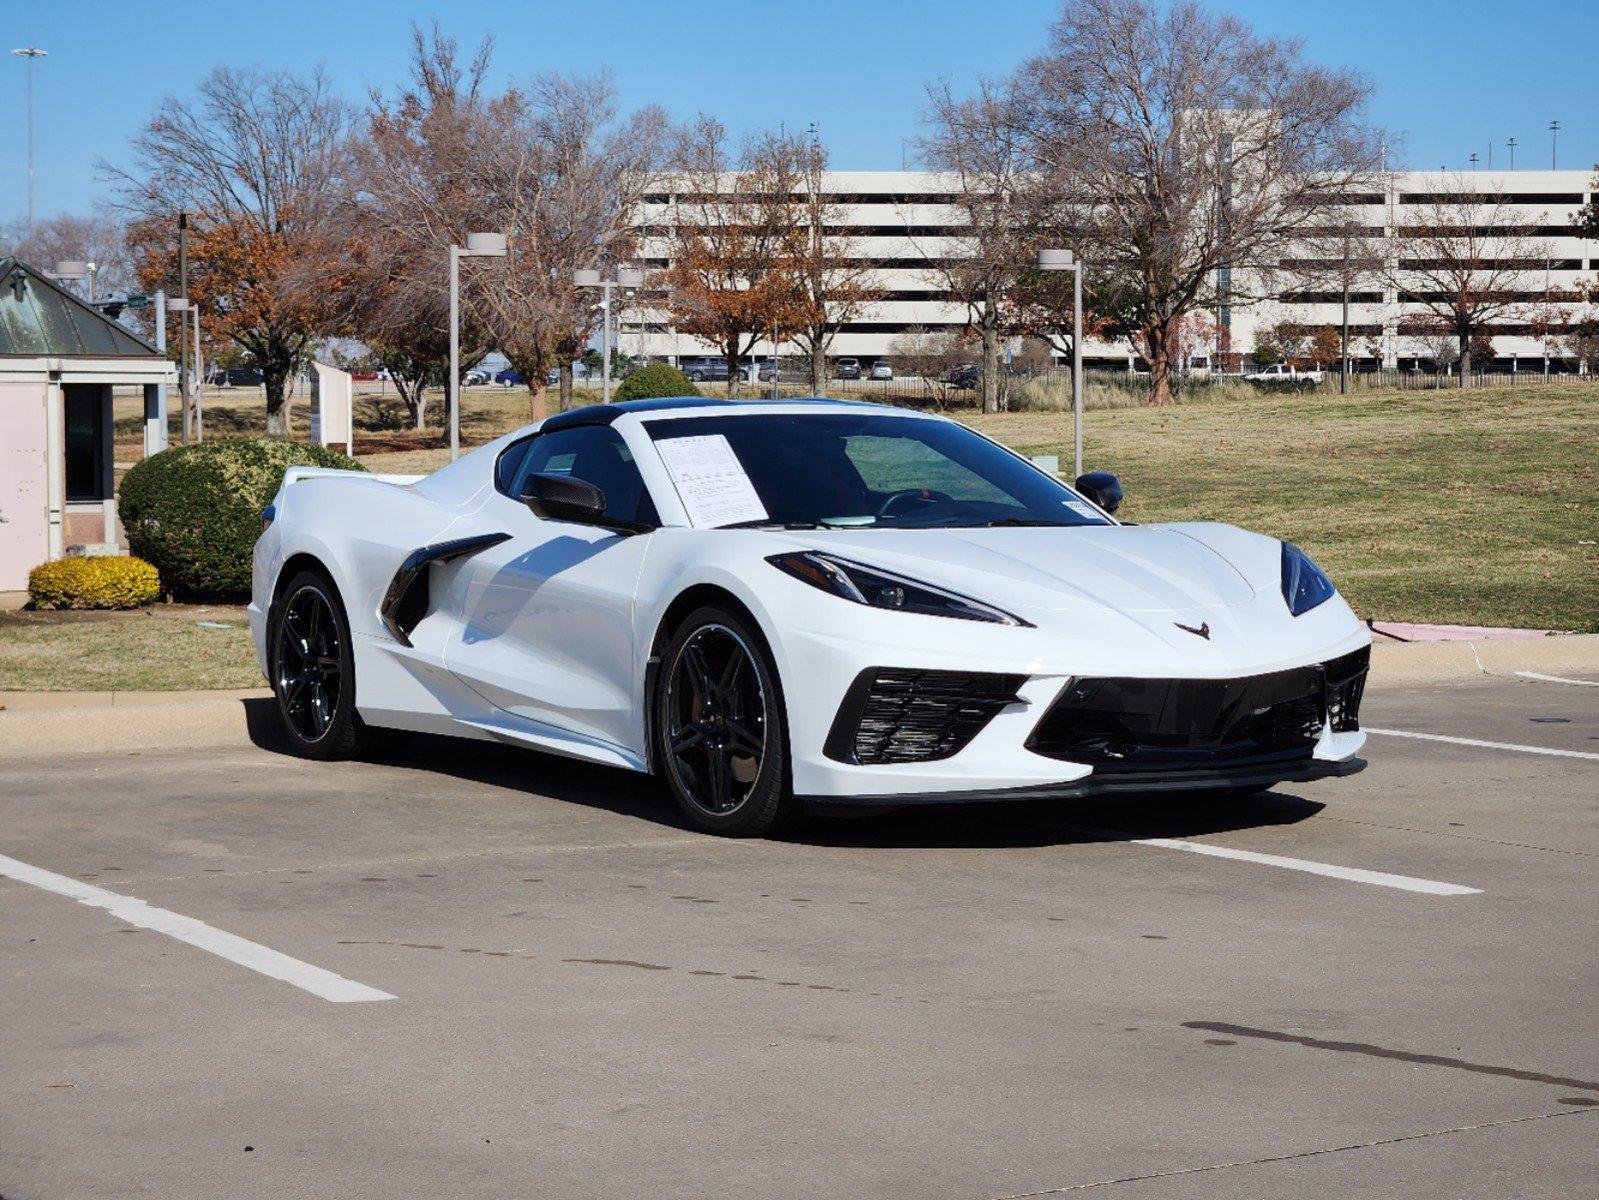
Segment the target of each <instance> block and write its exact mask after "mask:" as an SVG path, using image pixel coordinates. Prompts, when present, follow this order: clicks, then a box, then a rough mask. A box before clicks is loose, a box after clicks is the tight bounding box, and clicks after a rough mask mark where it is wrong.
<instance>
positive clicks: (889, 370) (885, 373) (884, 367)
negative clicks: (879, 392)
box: [872, 359, 894, 379]
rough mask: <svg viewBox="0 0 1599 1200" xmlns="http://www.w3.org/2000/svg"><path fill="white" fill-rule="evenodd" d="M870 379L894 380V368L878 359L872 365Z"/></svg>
mask: <svg viewBox="0 0 1599 1200" xmlns="http://www.w3.org/2000/svg"><path fill="white" fill-rule="evenodd" d="M872 378H873V379H892V378H894V368H893V367H891V366H889V365H888V364H887V363H886V362H884V361H883V360H882V359H878V360H877V361H876V362H874V363H873V364H872Z"/></svg>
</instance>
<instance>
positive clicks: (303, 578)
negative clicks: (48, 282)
mask: <svg viewBox="0 0 1599 1200" xmlns="http://www.w3.org/2000/svg"><path fill="white" fill-rule="evenodd" d="M1120 500H1121V488H1120V485H1119V484H1118V483H1117V481H1116V479H1115V477H1114V476H1112V475H1109V474H1107V473H1105V472H1094V473H1091V474H1088V475H1085V476H1083V477H1082V478H1081V479H1079V480H1077V481H1076V485H1075V486H1067V485H1066V484H1064V483H1062V482H1061V481H1059V480H1057V479H1056V478H1055V477H1054V475H1052V474H1050V473H1048V472H1046V471H1044V470H1042V469H1040V468H1039V467H1038V466H1035V465H1034V464H1033V463H1032V462H1030V461H1029V460H1028V459H1026V458H1025V457H1022V456H1020V455H1018V454H1016V453H1014V452H1013V451H1011V450H1009V449H1007V448H1006V447H1004V446H1002V445H1000V444H999V443H997V442H994V441H991V440H989V439H988V438H986V437H983V436H982V435H980V434H978V433H977V432H975V431H973V430H971V429H969V428H967V427H966V426H964V425H961V424H959V423H957V422H955V421H952V420H949V419H947V418H944V417H941V416H936V415H931V414H926V413H920V412H914V411H908V410H904V409H897V408H889V407H884V406H879V405H872V404H864V403H853V402H844V401H834V400H825V399H812V400H799V401H770V402H738V401H727V400H716V399H701V398H697V397H688V398H680V399H671V400H646V401H635V402H631V403H622V404H613V405H605V406H594V407H590V408H580V409H575V410H572V411H569V412H564V413H561V414H559V415H556V416H552V417H549V418H548V419H546V420H544V421H543V422H541V423H539V424H537V425H533V426H529V427H527V428H525V429H521V430H519V431H517V432H515V433H512V434H509V435H507V436H505V437H502V438H500V439H499V440H497V441H494V442H491V443H489V444H488V445H486V446H482V447H480V448H479V449H477V450H474V451H472V452H471V453H469V454H466V455H463V456H462V457H461V458H460V459H459V460H457V461H456V462H454V463H451V464H450V465H449V466H447V467H444V468H443V469H441V470H439V471H437V472H435V473H434V474H432V475H429V476H426V477H423V478H412V477H393V476H380V475H369V474H366V473H363V472H359V471H334V470H328V469H323V468H303V467H295V468H291V469H290V470H289V472H288V473H287V474H286V476H285V478H284V481H283V485H282V487H281V488H280V490H279V491H278V493H277V495H276V497H275V498H274V499H273V501H272V503H271V505H270V506H269V507H268V508H267V509H266V510H265V512H263V513H262V533H261V536H260V539H259V541H258V542H257V544H256V548H255V558H254V590H253V597H252V600H251V603H250V606H249V615H250V624H251V630H252V634H253V638H254V642H255V649H256V653H257V655H258V657H259V659H260V662H261V666H262V669H263V671H264V672H265V674H266V676H267V678H268V679H269V680H270V682H271V685H272V688H273V691H274V693H275V695H276V697H277V707H278V710H279V713H280V715H281V717H282V722H283V726H284V730H285V733H286V735H287V738H288V739H289V741H290V743H291V744H292V746H293V747H294V748H295V750H296V751H298V752H299V753H301V754H304V755H307V756H310V757H313V758H320V759H334V758H343V757H350V756H354V755H358V754H362V753H367V752H371V751H372V750H373V749H374V748H375V747H376V746H377V744H378V743H379V742H380V741H383V740H387V739H389V738H391V737H392V736H393V735H392V733H391V732H390V731H422V732H429V733H436V734H448V735H453V736H456V737H462V738H473V739H481V740H489V741H494V742H500V743H510V744H514V745H520V746H527V747H532V748H535V749H538V750H543V751H548V752H554V753H557V754H563V755H568V756H572V757H575V758H580V759H586V760H589V761H592V762H596V763H603V764H607V765H609V766H612V767H619V768H622V769H624V770H629V771H638V772H646V773H651V774H655V775H657V776H660V777H661V778H662V779H663V781H664V782H665V784H666V786H667V788H668V789H669V791H670V792H671V794H672V796H673V797H674V798H675V800H676V801H677V803H678V804H679V805H680V806H681V807H682V809H683V811H684V813H685V814H686V815H687V817H688V818H689V819H690V820H691V821H692V822H694V823H695V824H696V825H698V826H699V827H701V828H704V829H707V830H711V831H715V832H719V833H724V834H729V835H761V834H766V833H770V832H773V831H776V830H778V829H780V828H782V827H784V826H786V825H788V824H789V823H791V822H792V821H793V820H794V819H796V818H797V817H798V816H799V815H800V814H801V813H803V811H804V810H805V808H806V806H807V804H808V803H809V802H817V801H834V802H846V803H849V804H852V805H861V804H882V805H892V806H898V805H905V804H914V803H928V802H940V801H946V802H954V801H974V800H1005V799H1026V798H1052V799H1060V800H1069V799H1071V798H1074V797H1084V796H1094V795H1118V794H1130V793H1143V792H1162V791H1180V792H1185V793H1191V794H1193V795H1194V796H1195V797H1196V798H1204V797H1210V798H1216V797H1224V796H1237V795H1240V794H1246V793H1249V792H1253V791H1258V790H1261V789H1263V788H1267V787H1271V786H1274V785H1277V784H1279V783H1282V782H1285V781H1305V780H1312V779H1319V778H1323V777H1328V776H1340V775H1348V774H1351V773H1353V772H1355V771H1358V770H1360V769H1361V768H1362V767H1363V766H1364V765H1365V763H1364V762H1363V761H1362V760H1361V759H1360V758H1359V757H1357V754H1358V752H1359V751H1360V749H1361V747H1362V745H1363V743H1364V741H1365V734H1364V733H1362V732H1361V730H1360V724H1359V708H1360V700H1361V694H1362V691H1363V688H1364V684H1365V676H1366V671H1367V665H1368V660H1369V656H1370V635H1369V633H1368V632H1367V630H1366V628H1365V626H1364V625H1363V624H1362V623H1361V622H1360V621H1359V620H1358V619H1357V618H1356V616H1355V614H1354V613H1353V612H1352V611H1350V609H1349V606H1348V605H1347V604H1346V603H1345V602H1344V600H1343V599H1342V597H1340V596H1339V595H1338V593H1337V591H1336V590H1335V589H1334V587H1333V585H1332V584H1331V582H1329V580H1328V578H1327V576H1326V575H1325V574H1323V573H1322V571H1321V570H1320V569H1319V568H1318V567H1317V566H1316V565H1315V563H1314V562H1312V561H1311V559H1310V558H1309V557H1308V556H1307V555H1306V554H1305V553H1304V552H1303V551H1301V550H1299V549H1298V548H1297V547H1295V546H1293V545H1292V544H1289V543H1286V542H1282V541H1279V540H1278V539H1276V538H1271V537H1266V536H1262V535H1260V534H1256V533H1249V532H1246V531H1244V530H1242V529H1238V528H1235V527H1233V526H1230V525H1224V524H1214V523H1208V522H1183V523H1161V524H1132V523H1128V522H1123V521H1120V520H1118V519H1117V517H1116V515H1115V512H1116V509H1117V507H1118V505H1119V503H1120ZM530 770H535V771H536V767H535V766H532V765H531V764H530Z"/></svg>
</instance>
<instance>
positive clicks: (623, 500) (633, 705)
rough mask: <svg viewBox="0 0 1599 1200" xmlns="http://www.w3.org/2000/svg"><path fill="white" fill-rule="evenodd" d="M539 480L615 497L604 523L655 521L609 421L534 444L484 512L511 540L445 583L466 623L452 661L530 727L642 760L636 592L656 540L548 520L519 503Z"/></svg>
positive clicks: (448, 656) (448, 658)
mask: <svg viewBox="0 0 1599 1200" xmlns="http://www.w3.org/2000/svg"><path fill="white" fill-rule="evenodd" d="M535 474H552V475H570V476H573V477H575V478H579V479H584V480H586V481H588V482H589V483H592V484H594V485H595V486H597V487H598V488H600V490H601V491H602V492H604V493H605V497H606V514H605V515H606V519H607V520H620V521H627V522H636V523H641V524H648V525H654V524H656V523H657V517H656V515H655V506H654V503H653V502H652V501H651V499H650V495H649V491H648V489H647V488H646V487H645V484H644V480H643V478H642V476H640V475H639V472H638V467H637V465H636V464H635V463H634V462H633V458H632V453H631V451H630V449H629V447H628V446H627V443H626V442H625V441H624V440H623V439H622V437H621V436H620V435H619V434H618V433H617V432H616V430H614V429H612V428H611V427H610V426H608V425H587V426H576V427H568V428H565V429H560V430H552V431H551V432H548V433H542V434H537V435H535V436H534V437H533V438H532V439H531V444H530V445H529V446H528V448H527V450H526V452H525V454H523V455H522V462H521V465H520V466H519V467H518V469H517V470H516V471H515V473H514V474H513V475H512V477H511V479H510V481H509V483H508V485H507V486H506V487H505V488H504V489H503V490H501V489H496V491H495V492H494V493H492V494H491V495H490V497H489V498H488V500H487V501H485V505H484V508H483V510H482V511H481V512H480V513H479V516H480V517H481V518H482V519H483V520H484V521H487V522H489V523H491V524H494V525H496V526H497V527H499V528H502V529H503V530H504V531H505V532H507V533H510V534H511V535H512V537H511V538H510V540H508V541H506V542H503V543H501V544H500V545H498V546H493V547H491V548H489V549H487V550H484V551H482V552H480V553H478V554H476V555H474V556H473V557H471V558H468V559H465V560H463V561H462V562H461V564H460V566H459V568H458V569H457V570H456V571H454V572H453V573H452V576H451V578H450V580H449V583H448V585H447V589H448V590H447V594H446V604H447V605H448V611H450V612H452V613H454V614H456V617H457V621H458V626H457V629H456V632H455V636H453V637H452V638H451V639H450V644H449V646H448V648H447V649H446V651H445V664H446V666H447V667H448V668H449V669H450V671H451V672H453V673H454V674H455V675H456V677H457V678H459V679H460V680H461V681H462V682H463V683H465V684H466V685H467V686H468V687H470V688H472V689H473V690H474V691H476V692H477V693H478V694H479V695H481V696H482V697H483V698H484V699H485V700H487V701H489V702H490V703H491V704H493V705H495V706H496V707H498V708H500V709H503V710H504V711H506V712H508V713H511V714H514V715H515V716H517V717H520V718H522V719H524V720H527V721H531V722H536V723H538V724H540V725H545V726H551V727H553V728H555V729H557V730H560V731H564V732H567V733H574V734H578V735H580V736H582V737H586V738H593V739H597V740H599V741H602V742H606V743H609V744H611V745H616V746H622V747H625V748H627V749H630V750H632V751H635V752H640V753H641V752H642V750H643V743H644V735H643V718H642V710H643V705H642V702H641V695H640V693H641V689H642V686H643V674H644V658H645V653H644V648H642V647H640V646H639V645H638V640H637V636H636V635H635V631H634V619H633V618H634V592H635V590H636V588H637V584H638V577H639V571H640V569H641V567H642V565H643V561H644V556H645V555H646V554H647V553H648V551H649V544H650V535H649V534H647V533H645V534H637V533H635V534H627V533H621V532H618V531H616V530H614V529H607V528H603V527H601V526H596V525H583V524H577V523H574V522H568V521H555V520H545V519H542V518H540V517H537V516H535V515H534V514H533V513H532V512H531V511H530V510H529V509H528V507H527V505H526V504H524V503H523V502H522V501H521V500H520V499H517V497H519V496H521V495H522V494H524V492H525V491H526V489H527V481H528V479H529V478H530V477H531V476H532V475H535Z"/></svg>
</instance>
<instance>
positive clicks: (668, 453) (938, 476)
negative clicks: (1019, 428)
mask: <svg viewBox="0 0 1599 1200" xmlns="http://www.w3.org/2000/svg"><path fill="white" fill-rule="evenodd" d="M645 429H646V430H647V431H648V432H649V435H650V437H651V438H653V439H654V440H655V442H656V443H657V449H659V450H660V451H661V456H662V460H663V461H664V462H665V463H666V466H667V470H668V472H669V473H670V474H671V475H672V477H673V481H674V482H675V483H676V484H677V488H678V492H679V494H680V495H681V496H682V497H683V500H684V503H685V505H686V506H687V507H688V508H689V511H690V514H691V517H692V519H694V522H695V524H698V525H713V526H719V527H724V528H725V527H733V526H742V527H751V526H766V525H772V526H800V527H812V526H819V527H826V526H833V527H847V528H893V529H952V528H972V527H978V526H986V525H1109V524H1112V522H1111V521H1109V520H1107V519H1106V518H1105V517H1104V516H1103V515H1101V514H1100V512H1099V511H1098V510H1097V509H1095V508H1094V507H1093V506H1092V505H1090V504H1088V503H1086V502H1085V501H1084V500H1083V499H1082V498H1081V497H1079V496H1078V495H1077V494H1076V493H1075V492H1072V491H1071V490H1070V489H1068V488H1066V487H1065V486H1064V485H1062V484H1060V483H1058V482H1056V481H1055V480H1054V479H1053V478H1051V477H1050V476H1048V475H1046V474H1044V473H1043V472H1042V471H1039V470H1037V469H1035V468H1034V467H1032V466H1030V465H1029V464H1028V463H1026V462H1023V461H1022V460H1020V459H1018V458H1016V457H1015V456H1014V455H1012V454H1009V453H1007V452H1006V451H1005V450H1003V449H1001V448H1000V447H998V446H996V445H994V444H993V443H992V442H990V441H988V440H986V439H984V438H981V437H979V436H978V435H977V434H975V433H973V432H972V431H971V430H969V429H967V428H965V427H964V426H962V425H957V424H955V423H954V422H953V421H930V420H926V419H922V418H917V417H901V416H889V415H879V414H877V413H825V414H823V413H803V414H780V413H760V414H754V413H752V414H749V415H739V416H729V415H717V416H708V417H679V418H676V419H673V420H659V421H647V422H645ZM683 438H696V439H700V440H699V441H698V442H696V443H694V444H693V445H694V447H695V454H694V455H692V456H690V455H686V454H683V453H675V452H674V448H673V447H670V446H669V445H668V443H670V442H672V441H676V440H678V439H683ZM708 439H709V440H708ZM723 439H725V445H726V448H727V450H730V451H731V458H732V459H736V467H735V466H734V464H733V462H732V461H731V459H729V458H728V457H727V453H726V451H725V450H723V448H722V445H721V442H722V440H723ZM706 447H709V450H710V451H711V452H712V453H711V455H710V457H706V455H705V454H702V453H700V451H701V450H704V449H705V448H706ZM684 449H687V447H684ZM691 458H692V461H694V462H695V463H708V462H709V463H720V464H722V465H721V466H718V467H715V468H714V469H715V470H716V471H719V472H720V473H721V474H720V476H719V477H718V478H717V479H714V480H711V481H709V482H707V480H706V476H705V475H704V474H703V473H702V474H699V475H697V476H694V477H693V478H691V477H690V476H691V473H692V472H691V471H690V470H689V469H688V468H685V467H684V466H683V465H682V464H684V463H688V462H689V461H690V460H691ZM739 469H742V473H743V475H744V476H747V477H748V484H747V485H746V484H745V482H744V480H743V479H742V478H738V477H737V475H738V470H739ZM729 476H731V477H732V478H729ZM729 486H734V487H736V489H743V490H744V491H745V493H746V495H747V493H748V491H749V489H751V488H752V489H753V493H754V496H753V497H750V498H749V499H748V500H747V501H746V503H745V505H744V506H743V507H741V508H738V509H736V510H735V509H715V510H713V509H708V508H702V509H700V511H701V512H707V513H710V512H714V513H715V514H716V515H713V516H709V517H706V518H702V517H700V516H697V515H695V514H696V507H697V506H696V503H695V500H696V497H695V496H693V495H691V494H689V490H690V489H696V488H697V489H700V490H701V491H702V492H703V491H704V489H705V488H707V487H708V488H711V489H715V488H718V487H720V488H722V489H724V491H725V489H726V488H728V487H729ZM756 499H758V503H755V500H756Z"/></svg>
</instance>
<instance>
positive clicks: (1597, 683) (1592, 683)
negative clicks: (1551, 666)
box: [1516, 671, 1599, 687]
mask: <svg viewBox="0 0 1599 1200" xmlns="http://www.w3.org/2000/svg"><path fill="white" fill-rule="evenodd" d="M1516 674H1517V675H1520V676H1521V677H1522V678H1523V679H1541V680H1543V682H1545V683H1574V684H1576V685H1577V686H1578V687H1599V679H1567V678H1566V677H1565V676H1564V675H1540V674H1538V672H1537V671H1517V672H1516Z"/></svg>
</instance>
